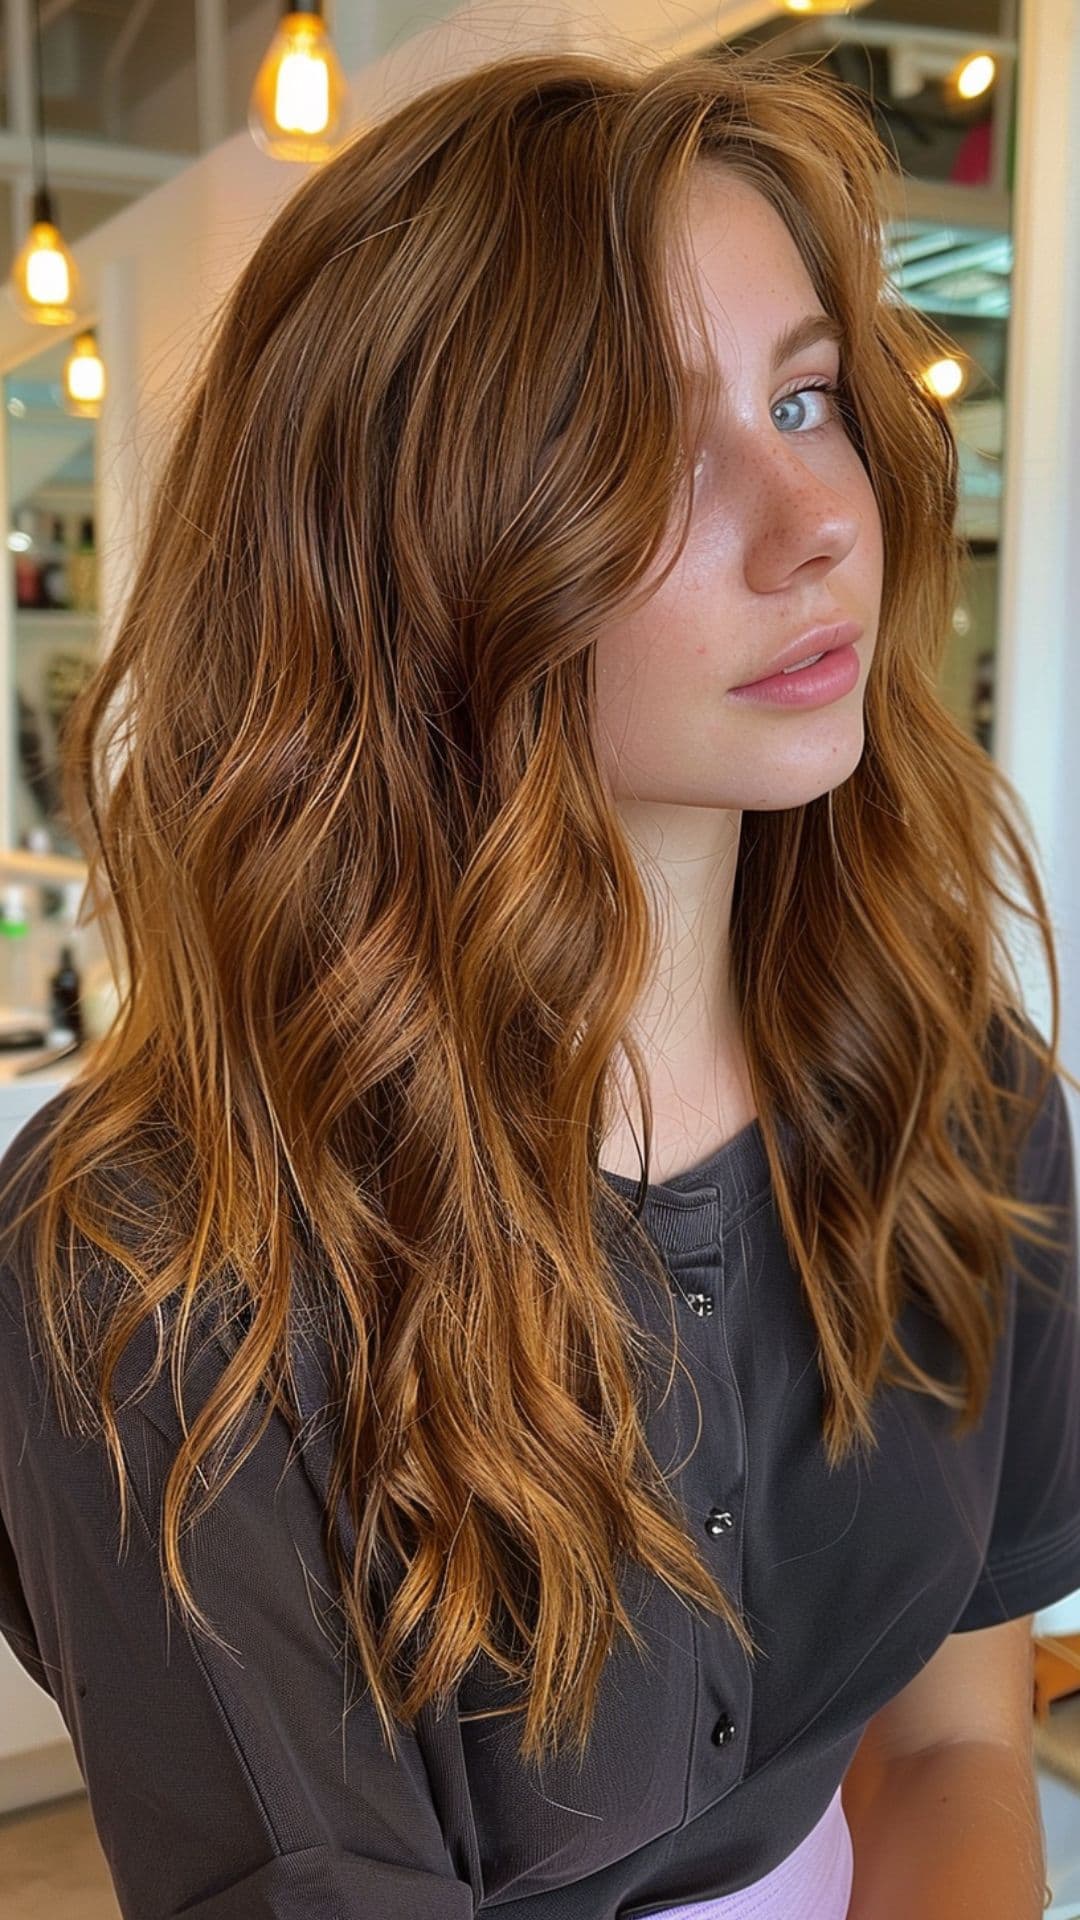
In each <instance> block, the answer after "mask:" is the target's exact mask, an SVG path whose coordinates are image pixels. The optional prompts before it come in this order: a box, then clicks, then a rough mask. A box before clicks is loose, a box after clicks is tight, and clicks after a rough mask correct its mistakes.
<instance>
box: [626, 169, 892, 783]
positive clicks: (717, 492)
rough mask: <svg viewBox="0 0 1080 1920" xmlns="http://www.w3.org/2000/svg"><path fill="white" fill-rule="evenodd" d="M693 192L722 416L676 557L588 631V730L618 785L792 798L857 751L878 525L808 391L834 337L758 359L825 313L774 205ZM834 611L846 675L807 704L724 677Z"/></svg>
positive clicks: (717, 182) (712, 181)
mask: <svg viewBox="0 0 1080 1920" xmlns="http://www.w3.org/2000/svg"><path fill="white" fill-rule="evenodd" d="M690 207H691V243H692V250H693V257H694V260H695V262H696V271H697V275H698V280H699V285H700V290H701V295H702V299H703V301H704V303H705V310H706V313H707V315H708V318H709V323H710V327H711V329H712V337H711V338H710V340H709V341H708V342H707V343H705V344H704V346H703V351H707V352H708V353H709V354H711V355H712V357H713V359H714V360H715V362H716V363H717V365H718V366H719V369H720V372H721V374H722V378H723V388H724V394H725V403H724V417H723V418H722V419H718V420H716V421H710V422H709V424H708V427H707V431H706V437H705V440H704V443H703V447H702V451H701V453H700V455H699V458H698V464H697V468H696V472H695V481H694V491H695V504H694V508H693V514H692V519H691V522H690V533H689V539H688V542H687V545H686V548H685V551H684V553H683V555H682V557H681V559H680V560H679V562H678V564H677V565H676V567H675V568H674V569H673V570H672V572H671V573H670V574H669V575H668V577H667V579H666V580H665V581H664V582H663V583H662V584H661V585H660V586H659V587H658V589H657V590H656V592H655V593H654V595H653V597H652V599H651V600H650V601H649V602H647V603H646V604H645V605H644V606H642V607H640V608H639V609H638V610H637V611H636V612H634V613H632V614H629V615H627V616H626V617H625V618H620V619H618V620H615V621H612V622H611V623H609V625H608V626H607V627H606V628H605V630H604V631H603V633H602V634H601V635H600V636H599V638H598V640H597V642H596V687H597V720H598V726H597V747H598V751H599V753H600V756H601V764H602V766H603V767H604V770H605V772H606V775H607V777H608V780H609V782H610V784H611V788H612V791H613V793H614V795H615V796H616V797H619V798H622V799H624V800H627V801H629V802H637V803H639V804H643V805H644V806H646V807H647V806H648V805H649V804H650V803H655V804H659V805H663V806H666V807H667V806H673V805H674V806H686V807H709V808H718V809H733V810H736V811H738V810H741V809H743V808H751V809H760V810H770V809H778V808H784V807H796V806H801V805H802V804H804V803H805V802H806V801H808V800H811V799H814V798H816V797H817V796H818V795H820V794H822V793H824V792H826V791H827V790H828V789H830V788H833V787H835V786H837V785H838V784H839V783H840V782H841V781H843V780H845V779H846V778H847V777H848V775H849V774H850V773H851V772H852V771H853V769H854V768H855V766H856V765H857V764H858V761H859V758H860V756H861V753H862V748H863V713H862V703H863V690H864V688H865V686H866V678H867V674H868V673H869V671H870V661H871V658H872V656H873V651H874V646H875V642H876V638H877V627H878V616H879V609H880V602H881V584H882V564H883V553H882V536H881V522H880V518H879V515H878V508H877V502H876V499H875V497H874V492H873V489H872V487H871V485H870V480H869V477H868V475H867V473H866V470H865V468H864V467H863V464H862V461H861V460H860V458H859V455H858V453H857V451H856V449H855V447H854V445H853V443H852V441H851V440H850V439H849V437H848V434H847V431H846V430H845V427H844V424H843V422H842V420H841V419H839V418H838V417H836V415H835V414H834V412H833V410H832V407H831V404H830V401H829V398H828V395H827V394H824V393H815V392H808V391H806V389H807V388H808V387H810V386H812V385H814V384H822V385H824V384H831V383H833V382H834V381H835V380H836V378H837V375H838V372H839V348H838V347H837V345H836V344H835V343H834V342H833V341H832V340H829V339H828V338H822V339H820V340H817V341H814V342H812V343H811V344H809V345H805V346H803V347H801V348H799V349H798V350H797V351H796V352H794V353H788V354H787V355H786V357H785V358H784V359H783V360H782V361H778V362H777V363H776V364H775V365H774V363H773V357H774V351H775V348H776V344H777V342H778V341H779V339H780V336H781V334H782V333H784V332H785V331H786V330H787V329H789V328H790V327H791V326H792V325H793V323H795V322H797V321H800V320H803V319H804V318H806V317H807V316H808V315H815V314H816V315H821V314H822V313H823V311H824V310H823V308H822V306H821V302H820V301H819V299H818V298H817V295H816V293H815V291H814V288H813V284H812V282H811V280H810V278H809V275H808V274H807V271H806V268H805V266H804V265H803V262H802V259H801V257H800V255H799V252H798V249H797V247H796V245H795V242H794V241H793V239H792V237H791V235H790V233H789V232H788V229H787V227H786V226H785V224H784V222H783V220H782V219H781V217H780V215H779V214H778V213H777V212H776V211H775V210H774V209H773V208H772V207H771V206H770V204H769V202H768V201H767V200H765V199H764V198H763V197H762V195H761V194H759V193H758V192H757V191H756V190H755V189H754V188H753V187H751V186H749V185H748V184H747V183H745V182H744V181H743V180H741V179H740V178H739V177H738V176H736V175H734V174H732V173H722V174H718V173H717V172H716V171H714V170H709V171H708V172H706V171H705V170H703V169H699V170H698V172H697V174H696V176H695V180H694V184H693V188H692V193H691V202H690ZM841 620H854V621H857V622H858V623H859V625H860V627H861V629H862V633H861V637H860V638H858V639H857V640H856V641H855V643H854V650H855V655H856V657H857V667H858V671H857V674H855V675H853V677H852V681H851V684H850V686H849V687H848V689H847V690H846V691H843V692H841V693H840V694H839V695H838V696H837V697H834V698H830V699H829V700H827V701H825V702H824V703H823V704H819V705H815V706H812V707H805V706H804V707H796V706H792V707H783V706H775V705H769V704H766V703H764V702H761V701H758V700H748V699H746V698H739V697H736V696H735V695H734V694H733V692H732V689H733V688H735V687H738V686H740V685H742V684H744V683H745V682H747V681H751V680H756V679H760V678H761V676H762V675H764V674H766V673H768V672H769V670H770V667H771V664H772V662H773V660H774V659H775V656H776V655H777V653H778V652H779V651H780V649H781V648H783V647H784V646H785V645H786V644H787V643H789V642H791V641H793V640H794V639H795V638H796V637H797V636H798V635H800V634H802V633H803V632H804V631H805V630H806V629H807V628H809V627H813V626H817V625H819V624H828V623H830V622H838V621H841ZM818 644H819V645H820V642H819V643H818ZM811 650H814V651H816V650H817V649H816V647H813V649H811V646H810V645H808V646H807V647H806V648H804V649H801V650H800V651H802V652H809V651H811ZM823 664H824V663H823ZM798 678H799V676H798V674H794V675H786V676H785V682H786V683H791V682H794V681H797V680H798Z"/></svg>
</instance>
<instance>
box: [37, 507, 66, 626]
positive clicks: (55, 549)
mask: <svg viewBox="0 0 1080 1920" xmlns="http://www.w3.org/2000/svg"><path fill="white" fill-rule="evenodd" d="M41 590H42V593H43V595H44V599H45V605H46V606H47V607H52V608H53V609H54V610H55V611H56V612H61V611H63V610H64V609H66V608H67V607H70V605H71V595H70V591H69V587H68V546H67V541H66V539H65V537H64V521H63V516H62V515H61V514H59V513H55V514H53V516H52V538H51V540H50V541H49V547H48V553H47V555H46V559H45V563H44V565H43V567H42V569H41Z"/></svg>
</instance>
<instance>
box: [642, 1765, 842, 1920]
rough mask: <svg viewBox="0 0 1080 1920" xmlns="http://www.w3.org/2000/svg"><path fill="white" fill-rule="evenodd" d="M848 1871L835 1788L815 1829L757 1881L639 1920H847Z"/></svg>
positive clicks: (840, 1812) (840, 1806)
mask: <svg viewBox="0 0 1080 1920" xmlns="http://www.w3.org/2000/svg"><path fill="white" fill-rule="evenodd" d="M852 1873H853V1855H852V1850H851V1834H850V1832H849V1830H848V1823H847V1818H846V1816H845V1813H844V1809H843V1806H842V1804H841V1800H840V1788H839V1787H837V1789H836V1792H835V1793H834V1794H833V1797H832V1799H831V1800H830V1802H829V1804H828V1806H827V1807H826V1809H825V1812H824V1813H823V1814H822V1816H821V1819H820V1820H819V1821H818V1823H817V1826H816V1827H812V1828H811V1830H810V1832H809V1833H808V1834H807V1835H806V1838H805V1839H804V1840H800V1842H799V1844H798V1846H797V1847H796V1848H795V1851H794V1853H789V1854H788V1856H787V1858H786V1860H781V1862H780V1864H779V1866H777V1867H773V1868H772V1870H771V1872H769V1873H766V1874H764V1875H763V1876H762V1878H761V1879H760V1880H755V1881H754V1882H753V1883H752V1885H751V1886H749V1887H738V1888H737V1889H736V1891H735V1892H734V1893H721V1894H718V1895H717V1896H716V1898H715V1900H696V1901H694V1903H693V1905H692V1906H689V1907H658V1908H657V1909H656V1911H655V1912H654V1913H651V1914H649V1915H647V1916H646V1915H642V1920H794V1917H795V1916H797V1920H845V1916H846V1914H847V1910H848V1900H849V1899H850V1897H851V1881H852Z"/></svg>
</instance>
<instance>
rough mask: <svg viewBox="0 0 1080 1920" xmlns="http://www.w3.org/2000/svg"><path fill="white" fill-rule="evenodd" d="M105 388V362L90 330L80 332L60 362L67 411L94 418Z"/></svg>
mask: <svg viewBox="0 0 1080 1920" xmlns="http://www.w3.org/2000/svg"><path fill="white" fill-rule="evenodd" d="M104 392H105V363H104V361H103V360H102V358H101V355H100V354H99V352H98V350H97V342H96V341H95V339H94V336H93V334H92V333H80V334H79V336H78V338H77V340H76V341H75V345H74V346H73V347H72V349H71V352H70V353H69V355H68V357H67V359H66V361H65V362H64V395H65V401H66V404H67V408H68V411H69V413H78V414H88V415H90V416H91V417H92V418H96V416H97V414H98V413H99V412H100V409H101V400H102V396H103V394H104Z"/></svg>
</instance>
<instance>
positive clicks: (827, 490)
mask: <svg viewBox="0 0 1080 1920" xmlns="http://www.w3.org/2000/svg"><path fill="white" fill-rule="evenodd" d="M797 438H798V436H797V435H790V436H787V435H780V434H774V435H773V438H772V446H771V447H770V449H769V452H768V454H767V455H766V457H765V459H764V460H763V461H762V462H760V463H759V465H758V467H757V470H756V472H755V474H754V476H753V479H752V480H751V476H750V475H749V474H748V473H747V474H744V479H745V481H746V482H747V483H748V490H747V492H746V493H745V494H744V496H743V499H744V510H745V513H746V516H747V517H746V521H745V523H744V525H745V560H744V569H745V574H746V582H747V585H748V586H749V587H750V588H751V589H752V591H753V592H755V593H773V592H775V591H776V590H777V589H778V588H781V587H786V586H788V585H789V584H790V582H791V580H792V577H793V576H794V575H796V574H799V573H801V572H803V571H806V572H807V574H808V576H813V577H819V576H820V577H825V576H826V575H828V574H829V573H831V572H832V570H833V568H834V567H837V566H839V565H840V563H841V561H842V560H845V559H846V558H847V556H848V554H849V553H850V552H851V550H852V548H853V546H854V545H855V542H856V540H857V539H858V537H859V529H860V527H861V526H862V513H861V511H860V509H859V506H858V504H857V502H856V500H855V498H854V496H853V493H852V489H851V481H850V477H849V476H847V475H844V476H841V475H840V474H839V473H837V472H833V474H832V476H831V477H830V475H829V473H828V472H826V471H824V470H823V471H820V472H819V471H817V470H816V469H815V467H814V466H813V465H812V464H811V463H810V462H809V461H808V460H807V459H806V458H805V456H804V455H802V454H800V453H797V452H796V451H795V450H794V448H793V447H792V446H791V445H790V441H791V440H792V439H797Z"/></svg>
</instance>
